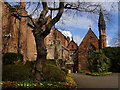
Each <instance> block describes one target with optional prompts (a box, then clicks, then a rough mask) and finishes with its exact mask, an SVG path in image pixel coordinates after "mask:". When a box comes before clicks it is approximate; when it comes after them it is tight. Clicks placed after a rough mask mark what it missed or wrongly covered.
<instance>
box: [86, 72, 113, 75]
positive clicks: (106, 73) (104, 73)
mask: <svg viewBox="0 0 120 90" xmlns="http://www.w3.org/2000/svg"><path fill="white" fill-rule="evenodd" d="M110 74H112V72H101V73H99V72H92V73H91V72H89V73H86V75H91V76H105V75H110Z"/></svg>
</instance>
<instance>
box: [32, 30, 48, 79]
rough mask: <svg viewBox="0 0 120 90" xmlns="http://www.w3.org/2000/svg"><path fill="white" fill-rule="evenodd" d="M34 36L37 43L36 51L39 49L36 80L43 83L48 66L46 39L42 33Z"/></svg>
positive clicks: (35, 64) (35, 68)
mask: <svg viewBox="0 0 120 90" xmlns="http://www.w3.org/2000/svg"><path fill="white" fill-rule="evenodd" d="M33 34H34V37H35V42H36V49H37V58H36V61H35V63H34V71H35V73H34V80H35V81H43V80H44V77H43V69H44V68H45V66H46V55H47V50H46V47H45V44H44V37H43V35H42V34H41V33H37V34H35V33H34V32H33Z"/></svg>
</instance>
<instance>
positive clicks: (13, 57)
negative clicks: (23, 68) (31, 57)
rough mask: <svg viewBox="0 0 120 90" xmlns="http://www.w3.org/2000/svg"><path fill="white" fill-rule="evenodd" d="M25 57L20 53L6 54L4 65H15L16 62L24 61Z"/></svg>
mask: <svg viewBox="0 0 120 90" xmlns="http://www.w3.org/2000/svg"><path fill="white" fill-rule="evenodd" d="M22 59H23V56H22V54H19V53H6V54H4V55H3V57H2V60H3V64H14V63H15V62H16V61H18V60H20V61H22Z"/></svg>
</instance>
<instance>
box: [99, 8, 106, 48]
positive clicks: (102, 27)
mask: <svg viewBox="0 0 120 90" xmlns="http://www.w3.org/2000/svg"><path fill="white" fill-rule="evenodd" d="M98 28H99V49H102V48H104V47H106V24H105V20H104V16H103V13H102V10H101V9H100V14H99V21H98Z"/></svg>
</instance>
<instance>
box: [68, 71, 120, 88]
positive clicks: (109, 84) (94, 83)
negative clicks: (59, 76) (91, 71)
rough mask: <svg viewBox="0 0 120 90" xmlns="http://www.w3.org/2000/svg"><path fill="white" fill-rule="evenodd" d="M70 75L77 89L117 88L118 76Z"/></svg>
mask: <svg viewBox="0 0 120 90" xmlns="http://www.w3.org/2000/svg"><path fill="white" fill-rule="evenodd" d="M70 75H71V76H72V77H73V78H74V80H75V81H76V83H77V84H78V88H118V74H112V75H107V76H89V75H84V74H74V73H71V74H70ZM119 76H120V74H119Z"/></svg>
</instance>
